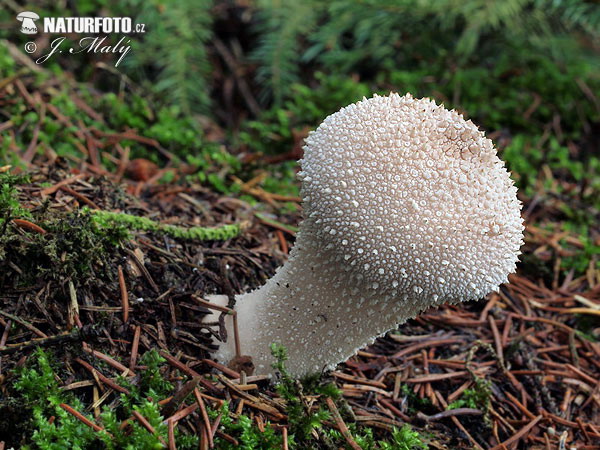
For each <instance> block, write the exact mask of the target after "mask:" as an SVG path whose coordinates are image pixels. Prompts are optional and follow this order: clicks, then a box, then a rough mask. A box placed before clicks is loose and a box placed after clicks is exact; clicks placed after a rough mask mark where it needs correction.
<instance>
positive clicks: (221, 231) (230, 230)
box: [87, 209, 241, 241]
mask: <svg viewBox="0 0 600 450" xmlns="http://www.w3.org/2000/svg"><path fill="white" fill-rule="evenodd" d="M87 211H88V212H90V213H91V217H92V220H93V221H94V223H95V224H96V225H97V226H99V227H100V228H103V229H108V228H114V227H122V228H125V229H126V230H132V231H133V230H135V231H151V232H156V233H163V234H166V235H168V236H172V237H174V238H179V239H188V240H196V241H225V240H227V239H232V238H234V237H236V236H238V235H239V234H240V232H241V229H240V226H239V225H222V226H220V227H217V228H207V227H189V228H185V227H180V226H176V225H166V224H161V223H159V222H155V221H154V220H151V219H148V218H147V217H140V216H133V215H131V214H125V213H117V212H112V211H99V210H89V209H88V210H87Z"/></svg>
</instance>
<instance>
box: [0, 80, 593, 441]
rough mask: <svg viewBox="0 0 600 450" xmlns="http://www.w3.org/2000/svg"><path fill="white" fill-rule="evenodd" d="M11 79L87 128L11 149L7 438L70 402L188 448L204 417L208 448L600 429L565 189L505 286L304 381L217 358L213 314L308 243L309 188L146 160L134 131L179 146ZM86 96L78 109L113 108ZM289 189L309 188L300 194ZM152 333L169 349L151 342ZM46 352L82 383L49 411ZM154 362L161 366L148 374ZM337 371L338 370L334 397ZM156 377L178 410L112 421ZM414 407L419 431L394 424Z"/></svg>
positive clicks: (67, 388)
mask: <svg viewBox="0 0 600 450" xmlns="http://www.w3.org/2000/svg"><path fill="white" fill-rule="evenodd" d="M0 81H1V83H0V89H2V90H3V91H4V93H5V94H6V95H4V96H3V97H0V108H4V109H6V110H8V109H10V108H11V107H12V105H14V104H15V98H19V99H24V101H25V103H26V104H27V105H28V106H27V108H28V109H29V110H30V111H33V112H36V113H37V114H39V115H42V116H43V115H47V116H51V117H52V120H53V121H55V122H56V123H57V124H58V125H59V126H60V127H66V128H68V129H71V130H73V131H72V132H73V133H74V134H76V135H79V137H80V142H83V143H85V145H84V144H81V148H80V150H81V156H79V157H77V156H72V157H69V158H65V157H59V156H57V153H56V152H55V151H54V150H53V149H52V148H51V146H50V145H48V143H47V142H44V141H41V142H40V141H38V135H37V134H35V133H34V135H33V136H32V139H31V141H30V144H29V145H28V146H27V147H23V148H21V147H19V146H17V145H13V146H12V147H11V148H10V149H9V150H10V152H11V153H12V155H13V161H15V162H16V161H18V162H19V165H18V166H16V167H9V166H5V167H2V168H0V177H1V178H0V184H1V185H2V191H0V195H1V196H0V201H1V202H2V211H3V212H2V215H3V217H4V218H5V219H4V220H3V222H0V226H2V234H1V235H0V244H1V245H0V248H1V252H0V260H1V263H0V267H1V270H2V271H1V272H0V287H1V292H0V417H2V420H0V448H10V447H17V446H19V445H21V444H22V443H24V442H28V441H29V439H30V436H31V433H32V431H33V429H35V427H38V428H39V429H43V427H41V426H40V420H46V421H47V422H48V424H49V425H51V426H55V425H56V429H58V430H59V431H60V429H59V428H58V427H60V422H61V421H64V422H65V423H66V422H67V420H68V419H67V418H68V417H71V418H73V419H74V420H75V421H76V422H78V423H80V424H81V425H82V426H83V427H84V428H88V429H89V430H90V432H92V433H97V434H98V435H103V438H102V440H104V438H106V436H105V435H106V434H107V433H108V434H109V435H110V436H111V437H114V436H113V435H115V434H116V433H122V436H120V437H119V436H117V437H115V439H126V435H127V434H128V433H129V434H131V433H133V432H134V431H135V430H137V429H138V428H139V429H144V430H146V431H147V432H148V433H150V435H152V436H154V437H156V439H157V440H158V441H159V442H161V443H162V444H163V445H166V446H169V447H170V448H175V446H176V445H178V444H180V443H181V442H187V441H186V436H190V435H195V436H201V437H202V438H201V445H202V446H203V448H209V447H210V446H212V445H216V446H217V448H222V447H225V446H226V445H229V444H231V445H237V444H240V445H241V444H244V445H250V447H246V448H252V444H249V442H252V439H255V442H258V443H259V444H256V447H255V448H268V445H272V443H273V442H279V443H281V445H282V446H283V448H287V446H288V442H287V440H288V438H289V436H292V435H293V436H294V439H295V440H296V442H295V443H296V445H298V446H299V447H300V448H338V447H339V446H340V445H342V446H344V445H345V446H347V447H348V448H361V447H362V448H371V447H368V446H369V445H380V446H381V448H383V447H384V444H381V443H380V444H375V442H377V441H383V442H395V443H396V444H395V445H397V446H396V447H393V446H392V447H389V448H402V447H400V446H399V445H400V444H398V442H403V441H402V439H406V441H407V442H408V441H410V437H411V436H415V435H418V436H419V439H420V440H421V441H422V442H424V443H425V444H426V445H427V446H429V447H430V448H437V449H443V448H486V449H487V448H498V449H507V448H528V449H533V448H544V449H554V448H561V449H562V448H577V449H580V450H582V449H593V448H600V382H599V380H600V343H599V342H598V339H600V324H599V321H598V318H599V316H600V271H599V270H598V269H597V266H596V262H595V259H594V258H597V257H598V255H595V256H594V255H592V256H591V257H590V258H588V259H587V263H586V264H584V267H583V270H581V271H580V272H576V270H575V269H573V270H571V271H566V272H565V271H564V270H563V269H562V268H561V264H560V261H561V258H569V257H573V256H574V255H576V254H577V252H579V251H581V250H582V249H583V248H584V247H585V246H586V245H587V244H586V243H584V242H581V241H580V240H579V237H578V236H577V234H575V233H571V232H569V231H568V230H562V229H561V228H560V227H556V228H554V229H549V228H548V227H545V226H542V225H541V223H543V222H544V221H548V220H552V218H553V217H555V216H557V215H558V212H559V211H561V208H562V203H563V202H564V199H563V198H561V196H554V197H551V198H550V200H548V199H546V201H544V202H540V201H539V198H537V197H535V196H534V197H533V198H525V197H522V198H521V199H522V200H523V201H524V207H523V216H524V218H525V222H526V226H527V228H526V234H525V246H524V248H523V253H524V255H523V258H522V263H520V264H519V267H518V271H517V273H516V274H513V275H511V276H510V283H509V284H506V285H503V286H502V287H501V289H500V291H499V292H498V293H492V294H490V295H488V296H487V297H486V299H485V300H482V301H479V302H469V303H465V304H460V305H453V306H443V307H441V308H439V309H432V310H428V311H425V312H424V313H423V314H421V315H420V316H419V317H418V318H416V319H414V320H411V321H409V322H407V323H406V324H404V325H402V326H400V327H399V328H398V329H397V330H395V331H393V332H391V333H389V334H388V335H387V336H386V337H384V338H381V339H378V340H377V341H376V342H375V344H373V345H372V346H370V347H368V348H365V349H363V350H361V351H360V352H359V353H358V354H357V355H356V356H354V357H352V358H351V359H350V360H348V361H347V362H346V363H344V364H341V365H339V366H338V367H337V369H336V370H334V371H333V372H329V373H325V374H323V377H322V378H321V379H320V380H318V381H316V382H315V381H314V380H312V381H310V382H307V383H305V384H304V385H296V384H294V383H291V382H290V380H286V377H285V375H284V376H283V377H282V380H283V384H284V386H285V387H286V389H287V391H286V390H282V389H281V388H280V389H277V388H275V387H274V385H273V383H272V381H270V380H268V379H266V378H265V377H254V376H251V375H246V374H241V373H237V372H235V371H234V370H232V369H229V368H226V367H223V366H222V365H220V364H218V362H215V361H213V360H212V359H211V352H212V351H214V349H215V348H216V346H217V343H216V342H217V340H218V339H219V338H220V337H222V329H221V328H220V324H219V323H214V324H212V325H210V326H207V325H206V324H203V323H202V320H203V317H204V316H205V315H206V314H207V313H208V312H209V309H208V308H207V304H206V302H205V301H204V300H203V299H204V298H205V296H206V295H208V294H213V293H219V294H227V295H229V296H230V297H233V295H235V294H237V293H240V292H244V291H246V290H248V289H249V288H253V287H256V286H259V285H261V284H262V283H263V282H264V280H266V279H267V278H268V277H269V276H271V275H272V274H273V273H274V271H275V269H276V268H277V267H278V266H280V265H281V264H282V263H283V262H284V261H285V259H286V256H287V254H288V251H289V249H290V247H291V246H292V245H293V241H294V235H295V230H296V228H295V226H297V224H298V222H299V220H300V217H301V211H300V202H299V199H298V198H296V197H294V196H289V195H282V194H270V193H268V192H267V191H265V190H263V189H261V188H260V187H259V186H258V181H257V180H252V179H251V180H249V181H247V182H240V184H239V190H240V191H241V192H244V193H245V194H246V195H247V196H251V197H254V198H255V199H256V200H257V201H259V202H260V203H261V205H262V209H261V212H257V211H258V210H257V209H256V208H255V207H254V206H253V205H251V204H250V203H249V202H248V201H246V200H245V199H243V198H240V197H239V196H236V195H227V194H221V193H216V192H215V191H214V190H212V189H208V188H207V187H205V186H203V185H201V184H199V183H195V182H193V181H190V180H189V179H185V177H184V176H182V173H184V172H185V167H181V166H175V165H172V164H169V163H167V164H166V166H165V167H166V168H164V169H158V168H157V167H155V166H154V165H153V163H150V162H149V161H147V160H143V159H134V160H130V158H129V154H128V152H127V151H126V150H124V148H125V147H126V146H125V145H124V144H123V145H121V144H122V143H123V142H124V141H128V142H129V141H135V142H137V143H139V144H141V145H143V146H146V147H147V148H148V149H149V150H152V151H156V152H162V151H164V149H162V148H161V146H160V144H159V143H158V142H157V141H156V140H154V139H151V138H148V137H146V136H145V135H144V133H143V132H140V131H135V130H133V129H132V130H130V131H127V132H120V133H116V132H115V133H107V132H104V131H101V130H97V129H94V128H93V127H89V126H83V124H82V123H76V122H75V123H74V121H73V118H72V117H69V115H68V114H66V113H63V112H61V110H60V109H59V108H57V107H56V106H55V105H53V104H52V103H51V102H49V101H48V98H49V96H51V95H52V84H51V83H46V84H45V85H42V86H39V85H38V84H36V83H35V82H34V80H33V79H32V78H27V77H25V78H23V77H21V76H15V77H12V79H5V80H0ZM73 99H75V100H74V101H76V103H77V105H78V114H80V115H87V116H90V117H91V118H93V119H94V120H97V121H105V120H106V121H108V119H107V118H105V117H102V115H101V114H100V113H99V112H98V111H96V110H95V109H94V108H92V107H90V106H89V105H86V102H85V101H84V100H82V99H81V98H79V97H77V96H76V94H73ZM0 128H1V129H2V133H3V135H4V136H11V135H12V136H15V135H17V134H19V133H20V132H21V131H22V130H20V129H19V127H17V126H16V125H14V124H13V123H10V121H9V122H5V123H1V124H0ZM38 131H39V130H38ZM167 153H168V152H167ZM166 157H167V159H168V158H169V156H168V154H167V156H166ZM107 159H108V160H110V161H112V162H113V164H112V166H111V167H110V168H109V167H106V165H105V164H103V162H102V161H103V160H107ZM17 174H26V175H27V177H26V178H22V177H19V176H18V175H17ZM165 174H171V175H170V176H169V177H166V176H165ZM557 182H560V181H557ZM569 188H570V187H569V186H565V189H567V190H568V189H569ZM284 202H285V203H295V204H296V207H295V208H292V209H289V208H288V209H285V210H282V208H281V205H282V204H283V203H284ZM97 211H104V212H118V213H127V214H129V215H134V216H143V217H146V218H150V219H151V220H152V221H154V222H156V223H160V224H172V225H177V226H181V227H184V228H186V229H189V228H190V227H194V226H196V227H199V226H201V227H208V228H217V229H218V228H220V227H222V226H224V225H236V226H237V227H231V228H227V229H226V230H228V231H227V232H224V233H225V234H224V235H223V234H222V235H217V236H216V237H217V239H214V240H198V239H190V238H189V237H186V236H184V237H181V236H180V237H174V236H173V235H172V233H169V232H166V231H164V229H163V230H162V231H161V230H155V231H147V230H146V231H144V230H142V229H139V228H142V226H141V225H140V226H137V225H131V224H128V225H124V224H123V223H121V222H119V219H118V218H117V219H115V218H113V219H110V218H106V217H108V216H106V215H104V216H103V215H102V214H101V213H98V212H97ZM282 211H283V212H282ZM119 217H122V216H119ZM136 227H137V228H138V229H135V228H136ZM132 228H133V229H132ZM595 232H596V233H597V234H596V235H595V241H594V245H600V234H598V230H597V228H596V229H595ZM228 233H230V234H228ZM232 235H233V237H232ZM223 238H225V239H223ZM242 320H243V318H242ZM37 348H42V349H44V350H45V351H44V352H41V353H40V351H39V350H36V349H37ZM152 350H155V351H157V352H158V354H159V355H160V358H158V357H157V358H155V359H152V358H151V357H150V356H147V357H146V358H144V355H152V353H150V352H151V351H152ZM44 355H46V356H47V355H51V357H50V358H51V360H52V363H51V366H52V368H53V375H52V376H51V377H50V380H46V382H48V383H49V386H50V385H52V386H54V385H53V384H52V383H56V385H57V386H58V391H56V392H58V393H57V394H56V395H63V394H64V395H65V396H64V397H60V401H58V403H57V404H58V406H59V407H60V408H61V409H62V410H63V411H64V415H59V414H50V413H48V410H49V409H48V408H50V406H52V405H50V406H48V408H46V407H44V408H46V409H44V408H42V409H43V412H45V413H46V414H50V415H49V416H47V417H46V416H44V417H42V418H41V419H40V417H36V418H35V420H34V421H32V411H33V410H34V409H35V404H36V402H33V403H32V402H31V401H29V403H28V400H27V398H28V397H27V395H28V394H27V389H28V385H27V383H26V381H27V377H30V379H33V378H31V377H36V376H37V377H43V375H44V374H43V372H44V367H43V366H44V362H43V361H44V358H45V356H44ZM155 356H156V355H155ZM150 369H152V370H154V372H153V373H154V375H155V377H156V379H154V380H153V381H152V380H150V381H148V379H147V377H145V376H144V375H143V373H144V372H147V371H149V370H150ZM36 379H37V378H36ZM159 379H160V381H161V383H156V381H157V380H159ZM153 383H154V384H153ZM286 383H287V384H286ZM327 383H333V384H335V386H336V387H337V390H335V393H334V394H331V395H332V397H333V398H334V401H332V400H329V397H328V394H327V393H326V390H325V389H324V386H325V385H327ZM159 384H160V386H159ZM148 386H151V388H149V387H148ZM31 389H33V388H31ZM49 389H50V388H49ZM52 389H53V388H52ZM290 391H293V392H290ZM52 392H54V391H52ZM338 394H339V395H338ZM136 396H137V397H136ZM140 396H141V397H143V398H146V399H147V398H148V397H153V398H152V399H151V403H152V404H153V405H158V406H157V407H158V408H159V412H160V415H161V416H162V419H161V418H158V419H156V418H154V417H148V416H145V415H144V411H145V410H143V409H141V406H139V405H138V406H139V407H135V408H133V409H130V410H128V411H131V415H127V416H126V417H124V416H122V415H121V416H117V421H118V424H117V426H116V427H115V425H114V424H112V425H111V424H109V423H108V420H107V419H106V416H105V414H106V413H105V412H104V413H103V412H102V411H103V407H105V406H108V408H105V411H106V409H108V410H114V411H119V413H120V414H122V408H123V407H124V406H123V404H124V403H125V404H126V403H127V401H128V400H127V398H128V397H131V398H135V399H134V400H135V401H137V402H139V401H140V398H141V397H140ZM134 400H131V401H132V402H135V401H134ZM224 401H227V405H228V406H227V408H228V409H227V408H225V409H224V408H223V404H224ZM43 402H44V401H40V400H39V399H38V400H37V403H38V404H41V403H43ZM50 403H51V402H50ZM140 405H141V403H140ZM54 406H56V405H54ZM57 410H58V409H57ZM149 414H150V413H148V415H149ZM312 419H315V420H317V421H318V423H312V422H311V420H312ZM158 424H160V425H158ZM405 424H409V425H410V430H411V431H410V432H408V431H407V435H406V436H399V434H396V435H395V436H394V435H393V430H399V429H402V430H408V428H403V426H404V425H405ZM163 426H164V429H163V428H161V429H157V427H163ZM111 427H112V428H111ZM136 427H137V428H136ZM112 430H116V431H112ZM132 430H133V431H132ZM45 432H47V433H49V435H51V434H52V432H53V431H52V430H50V431H48V430H46V431H45ZM62 432H63V433H68V430H66V429H64V428H63V430H62ZM110 433H112V434H110ZM252 433H254V434H252ZM303 433H305V434H304V435H303ZM410 433H413V434H410ZM251 434H252V436H250V435H251ZM261 435H264V436H261ZM53 439H54V438H53ZM98 439H101V438H100V437H99V438H98ZM261 439H262V440H261ZM304 440H306V442H307V444H306V447H303V446H302V442H303V441H304ZM308 442H310V443H309V444H308ZM269 443H271V444H269ZM413 445H414V444H413ZM261 446H262V447H261ZM407 448H410V446H408V447H407Z"/></svg>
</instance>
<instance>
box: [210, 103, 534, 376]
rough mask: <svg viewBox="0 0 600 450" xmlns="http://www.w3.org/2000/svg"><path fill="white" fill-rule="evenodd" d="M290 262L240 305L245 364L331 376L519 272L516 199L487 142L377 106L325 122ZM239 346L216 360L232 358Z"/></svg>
mask: <svg viewBox="0 0 600 450" xmlns="http://www.w3.org/2000/svg"><path fill="white" fill-rule="evenodd" d="M300 163H301V168H302V170H301V172H300V173H299V176H300V179H301V180H302V191H301V193H302V197H303V206H304V220H303V222H302V223H301V224H300V229H299V232H298V234H297V239H296V243H295V246H294V248H293V249H292V251H291V253H290V257H289V260H288V261H287V262H286V264H285V265H284V266H283V267H281V268H280V269H279V270H278V271H277V273H276V274H275V275H274V276H273V277H272V278H271V279H270V280H268V281H267V283H266V284H265V285H264V286H262V287H261V288H259V289H257V290H254V291H252V292H249V293H246V294H242V295H239V296H237V297H236V305H235V310H236V311H237V315H238V317H239V318H240V320H239V323H240V327H239V336H240V342H241V347H242V348H241V350H242V354H245V355H250V356H251V357H252V358H253V361H254V364H255V366H256V373H258V374H263V373H270V372H271V370H272V369H271V364H272V362H273V358H272V356H271V353H270V344H271V343H273V342H277V343H279V344H282V345H284V346H285V347H286V349H287V351H288V355H289V361H288V362H287V366H288V369H289V370H290V372H291V373H292V374H293V375H295V376H301V375H305V374H307V373H310V372H315V371H320V370H323V369H331V368H333V367H334V366H335V365H336V364H338V363H339V362H342V361H344V360H346V359H347V358H349V357H350V356H352V355H353V354H355V352H356V351H357V350H358V349H360V348H362V347H364V346H365V345H367V344H369V343H371V342H373V340H374V339H375V338H377V337H378V336H380V335H382V334H384V333H386V332H387V331H389V330H390V329H393V328H395V327H396V326H397V325H398V324H401V323H403V322H405V321H406V320H407V319H409V318H413V317H415V316H416V315H417V314H418V313H419V312H421V311H423V310H424V309H426V308H428V307H430V306H437V305H441V304H442V303H446V302H450V303H457V302H461V301H468V300H474V299H479V298H482V297H483V296H485V295H486V294H487V293H489V292H491V291H494V290H497V289H498V287H499V285H500V284H502V283H505V282H507V276H508V275H509V274H510V273H512V272H514V271H515V265H516V262H517V260H518V255H519V254H520V251H519V248H520V247H521V245H522V238H523V223H522V219H521V215H520V211H521V204H520V202H519V200H518V199H517V195H516V194H517V189H516V187H515V186H514V183H513V181H512V180H511V178H510V174H509V172H508V171H507V170H506V168H505V166H504V163H503V162H502V161H501V160H500V159H499V158H498V156H497V154H496V150H495V148H494V146H493V144H492V142H491V141H490V140H489V139H487V138H486V137H485V136H484V134H483V132H482V131H480V130H479V129H478V128H477V127H476V126H475V125H474V124H473V123H472V122H471V121H470V120H469V121H466V120H464V118H463V117H462V115H460V114H459V113H457V112H456V111H449V110H447V109H445V108H444V107H443V106H439V105H436V103H435V102H434V101H432V100H429V99H415V98H413V97H411V96H410V94H407V95H405V96H402V97H401V96H399V95H398V94H394V93H392V94H390V95H389V96H377V95H376V96H374V97H372V98H369V99H363V100H362V101H359V102H357V103H355V104H351V105H349V106H347V107H345V108H342V109H341V110H340V111H338V112H336V113H334V114H332V115H330V116H329V117H327V118H326V119H325V120H324V121H323V123H322V124H321V125H320V126H319V127H318V128H317V130H316V131H314V132H312V133H311V134H310V135H309V136H308V138H307V139H306V145H305V147H304V158H303V159H302V160H301V161H300ZM227 327H228V330H229V334H230V339H229V340H228V342H227V343H224V344H222V345H221V348H220V350H219V353H218V354H217V357H218V358H219V359H221V360H222V361H224V362H227V361H229V360H230V359H232V357H233V356H234V346H233V338H232V336H231V333H232V328H231V324H230V319H227Z"/></svg>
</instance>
